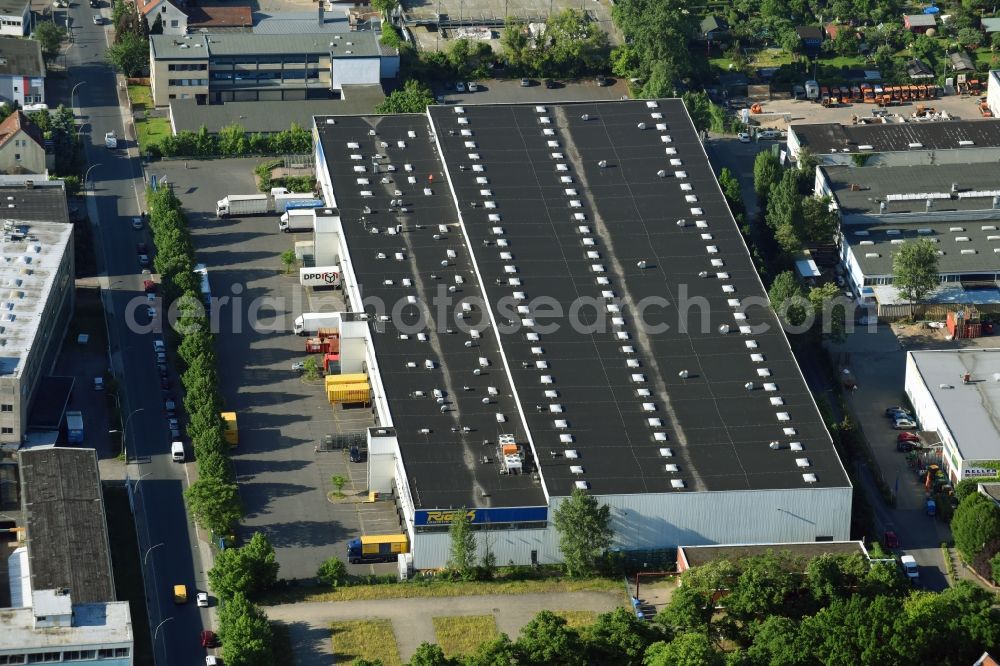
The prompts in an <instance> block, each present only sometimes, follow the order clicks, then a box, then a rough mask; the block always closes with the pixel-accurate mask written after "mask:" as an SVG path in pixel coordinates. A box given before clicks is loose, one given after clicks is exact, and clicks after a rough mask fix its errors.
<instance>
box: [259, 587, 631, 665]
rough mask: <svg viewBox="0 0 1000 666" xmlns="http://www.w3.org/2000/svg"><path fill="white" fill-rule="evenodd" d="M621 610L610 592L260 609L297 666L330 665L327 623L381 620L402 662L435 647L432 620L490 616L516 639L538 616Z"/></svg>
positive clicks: (617, 595)
mask: <svg viewBox="0 0 1000 666" xmlns="http://www.w3.org/2000/svg"><path fill="white" fill-rule="evenodd" d="M621 605H622V595H621V594H620V593H615V592H557V593H549V594H519V595H484V596H464V597H423V598H416V599H380V600H374V601H323V602H311V603H299V604H282V605H280V606H270V607H268V608H265V611H266V612H267V616H268V617H269V618H270V619H271V620H277V621H279V622H281V623H283V624H285V625H287V626H288V628H289V633H290V635H291V642H292V650H293V651H294V653H295V663H296V664H297V666H320V664H323V665H324V666H325V665H327V664H330V663H333V662H332V659H333V655H334V648H333V641H332V640H331V636H330V623H331V622H337V621H341V620H358V619H375V618H384V619H387V620H390V621H391V622H392V631H393V634H395V636H396V645H397V646H398V647H399V655H400V657H401V658H402V660H403V661H404V662H405V661H407V660H409V658H410V657H411V656H413V653H414V651H416V649H417V647H418V646H419V645H420V644H421V643H423V642H424V641H426V642H428V643H434V642H436V638H435V636H434V627H433V624H432V622H431V620H432V618H434V617H443V616H451V615H492V616H493V617H494V618H495V619H496V623H497V629H499V630H500V631H501V632H503V633H505V634H507V635H508V636H510V637H511V638H516V637H517V635H518V633H519V632H520V631H521V627H523V626H524V625H525V624H527V623H528V622H529V621H530V620H531V619H532V618H533V617H534V616H535V615H536V614H537V613H538V612H539V611H542V610H551V611H563V610H575V611H594V612H595V613H606V612H608V611H611V610H614V609H615V608H617V607H618V606H621Z"/></svg>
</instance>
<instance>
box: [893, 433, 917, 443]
mask: <svg viewBox="0 0 1000 666" xmlns="http://www.w3.org/2000/svg"><path fill="white" fill-rule="evenodd" d="M896 441H897V442H919V441H920V435H918V434H916V433H913V432H901V433H899V434H898V435H896Z"/></svg>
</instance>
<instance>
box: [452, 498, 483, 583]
mask: <svg viewBox="0 0 1000 666" xmlns="http://www.w3.org/2000/svg"><path fill="white" fill-rule="evenodd" d="M448 536H449V538H450V540H451V556H450V558H449V559H448V570H449V571H450V572H451V573H453V574H455V575H457V576H459V577H460V578H461V579H462V580H474V579H475V578H476V573H477V572H476V534H475V532H473V531H472V521H471V520H469V514H468V512H467V511H466V510H465V508H462V509H461V510H460V511H456V512H455V513H454V518H452V520H451V525H450V526H449V527H448Z"/></svg>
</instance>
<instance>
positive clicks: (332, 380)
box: [324, 372, 368, 388]
mask: <svg viewBox="0 0 1000 666" xmlns="http://www.w3.org/2000/svg"><path fill="white" fill-rule="evenodd" d="M324 382H326V387H327V388H330V387H331V386H334V385H336V384H365V383H367V382H368V375H367V374H366V373H364V372H355V373H353V374H348V375H327V376H326V379H325V380H324Z"/></svg>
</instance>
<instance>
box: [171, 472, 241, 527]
mask: <svg viewBox="0 0 1000 666" xmlns="http://www.w3.org/2000/svg"><path fill="white" fill-rule="evenodd" d="M184 500H185V501H186V502H187V506H188V511H190V512H191V517H192V518H194V520H195V522H197V523H198V524H199V525H200V526H201V527H202V528H203V529H206V530H209V531H210V532H212V533H213V534H215V535H216V536H222V535H224V534H227V533H228V532H229V529H230V528H231V527H232V526H233V524H234V523H236V521H238V520H239V519H240V518H242V517H243V509H242V506H241V503H240V494H239V488H237V487H236V484H235V483H230V482H228V481H224V480H221V479H213V478H205V479H198V480H197V481H195V482H194V483H192V484H191V485H190V486H189V487H188V488H187V490H185V491H184Z"/></svg>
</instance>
